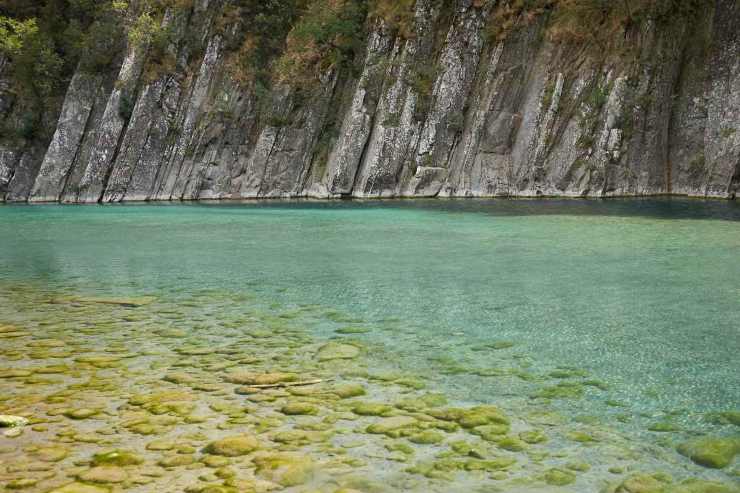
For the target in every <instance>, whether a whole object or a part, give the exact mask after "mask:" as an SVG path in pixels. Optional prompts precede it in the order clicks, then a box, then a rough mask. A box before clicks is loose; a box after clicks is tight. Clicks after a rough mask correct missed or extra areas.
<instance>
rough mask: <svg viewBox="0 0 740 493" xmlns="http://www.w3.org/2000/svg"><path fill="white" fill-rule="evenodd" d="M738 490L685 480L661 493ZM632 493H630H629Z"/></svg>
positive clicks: (706, 492) (734, 491) (700, 492)
mask: <svg viewBox="0 0 740 493" xmlns="http://www.w3.org/2000/svg"><path fill="white" fill-rule="evenodd" d="M738 492H740V488H738V487H737V486H731V485H727V484H722V483H717V482H715V481H705V480H702V479H687V480H686V481H683V482H682V483H680V484H674V485H671V486H670V492H668V491H665V490H664V491H663V492H661V493H738ZM630 493H632V492H630Z"/></svg>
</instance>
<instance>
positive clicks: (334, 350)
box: [316, 342, 360, 361]
mask: <svg viewBox="0 0 740 493" xmlns="http://www.w3.org/2000/svg"><path fill="white" fill-rule="evenodd" d="M359 355H360V348H358V347H357V346H354V345H352V344H344V343H341V342H328V343H326V344H324V345H323V346H321V347H320V348H319V350H318V352H317V353H316V359H318V360H319V361H331V360H335V359H354V358H356V357H357V356H359Z"/></svg>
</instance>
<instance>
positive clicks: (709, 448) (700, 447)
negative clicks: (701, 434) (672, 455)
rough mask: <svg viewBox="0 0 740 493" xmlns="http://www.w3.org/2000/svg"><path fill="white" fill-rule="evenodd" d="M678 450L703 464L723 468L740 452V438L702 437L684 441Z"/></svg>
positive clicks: (713, 467)
mask: <svg viewBox="0 0 740 493" xmlns="http://www.w3.org/2000/svg"><path fill="white" fill-rule="evenodd" d="M677 450H678V452H679V453H680V454H681V455H685V456H686V457H688V458H689V459H691V460H692V461H694V462H695V463H697V464H699V465H701V466H704V467H709V468H712V469H722V468H724V467H727V466H728V465H730V463H731V462H732V460H733V459H734V458H735V455H736V454H737V453H738V452H740V438H713V437H707V438H700V439H697V440H692V441H689V442H685V443H682V444H681V445H679V446H678V448H677Z"/></svg>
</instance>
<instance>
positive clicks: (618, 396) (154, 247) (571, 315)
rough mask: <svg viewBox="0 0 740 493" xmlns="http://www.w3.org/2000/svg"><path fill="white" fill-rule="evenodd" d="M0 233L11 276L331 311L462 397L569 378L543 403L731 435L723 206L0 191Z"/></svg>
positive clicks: (736, 236) (739, 211)
mask: <svg viewBox="0 0 740 493" xmlns="http://www.w3.org/2000/svg"><path fill="white" fill-rule="evenodd" d="M0 239H1V240H0V283H2V284H4V285H6V286H12V285H16V284H17V285H21V284H22V285H24V286H43V287H44V289H60V290H66V291H72V292H75V293H78V294H81V295H95V296H147V295H153V296H157V297H172V298H177V297H178V296H185V295H187V294H189V293H192V292H196V291H197V292H200V291H203V290H208V289H219V290H227V291H229V292H233V293H245V294H249V295H250V296H254V297H256V299H259V300H260V302H261V303H268V304H270V306H272V307H273V308H275V309H276V310H278V309H279V310H290V309H294V308H296V307H305V306H313V305H320V306H321V307H324V308H326V309H328V310H336V314H334V315H332V314H331V313H330V315H329V316H328V317H327V318H325V319H322V320H319V321H316V320H314V321H312V323H310V324H308V323H307V324H306V328H305V330H306V331H307V332H310V333H311V336H312V337H319V338H331V337H335V336H336V333H335V331H336V329H337V328H341V327H346V326H350V327H353V328H356V329H360V330H358V331H357V332H358V333H357V334H353V335H352V338H353V339H354V340H358V341H360V342H362V343H363V344H366V345H367V346H368V347H370V348H374V349H373V350H371V351H370V354H369V358H370V361H371V363H370V366H371V368H376V369H379V370H380V369H382V370H383V371H390V370H399V371H412V372H415V373H416V374H419V375H422V376H424V377H425V378H427V379H428V380H429V382H430V383H429V384H428V386H429V387H430V388H432V389H433V390H439V391H444V392H445V393H446V394H447V395H449V396H451V398H453V399H455V400H456V401H459V402H469V403H475V402H491V401H494V402H496V403H497V404H498V405H501V406H502V407H504V408H505V409H511V410H516V409H520V408H523V407H532V406H534V405H535V403H536V402H538V399H536V398H537V397H538V395H541V394H538V393H539V392H541V390H542V389H543V388H547V386H548V385H553V384H557V383H558V382H560V381H561V380H562V379H563V378H566V379H567V378H571V377H573V378H577V379H579V380H578V381H579V382H586V383H585V384H584V386H583V395H581V396H579V397H578V398H572V399H569V398H565V399H553V400H552V401H549V400H548V402H547V405H548V406H551V408H552V409H555V410H557V411H558V412H560V413H563V414H564V415H566V416H569V417H571V418H573V419H580V420H582V421H583V422H588V423H592V422H608V423H609V424H610V426H615V427H616V429H617V430H619V431H620V433H627V434H629V436H633V437H635V439H644V440H646V441H647V442H654V441H656V440H658V438H656V434H655V433H652V432H650V431H648V427H649V426H650V425H651V424H653V423H655V422H662V421H666V420H669V421H670V422H671V423H675V424H676V425H677V426H678V427H680V428H681V429H684V430H686V431H688V432H690V433H694V434H696V433H705V432H706V433H709V432H712V433H719V434H728V433H734V432H733V431H732V430H731V429H730V430H729V431H728V428H726V427H722V428H720V429H717V428H716V427H715V424H712V423H711V422H710V421H708V420H705V419H703V416H705V415H707V413H714V412H721V411H730V410H737V409H740V358H738V350H740V261H739V260H740V206H738V204H736V203H734V202H728V203H725V202H703V201H690V200H613V201H605V202H601V201H557V200H552V201H449V202H447V201H398V202H396V201H390V202H365V203H361V202H352V203H346V202H332V203H324V202H316V203H312V202H265V203H247V204H198V205H170V204H167V205H121V206H65V207H62V206H4V207H0ZM12 313H13V310H12V308H11V307H8V306H5V307H3V308H1V309H0V314H2V315H4V316H5V317H6V318H8V317H13V315H12ZM15 318H16V319H17V318H19V316H18V315H17V314H16V315H15ZM16 321H17V320H16ZM494 343H498V345H494ZM558 372H560V374H563V375H565V376H563V375H561V376H558ZM568 372H571V373H570V374H569V373H568ZM0 414H1V413H0ZM584 491H586V490H584Z"/></svg>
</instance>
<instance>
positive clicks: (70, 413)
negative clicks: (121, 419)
mask: <svg viewBox="0 0 740 493" xmlns="http://www.w3.org/2000/svg"><path fill="white" fill-rule="evenodd" d="M62 414H64V416H66V417H68V418H70V419H87V418H91V417H93V416H95V415H97V414H100V410H99V409H88V408H80V409H68V410H67V411H64V413H62Z"/></svg>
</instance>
